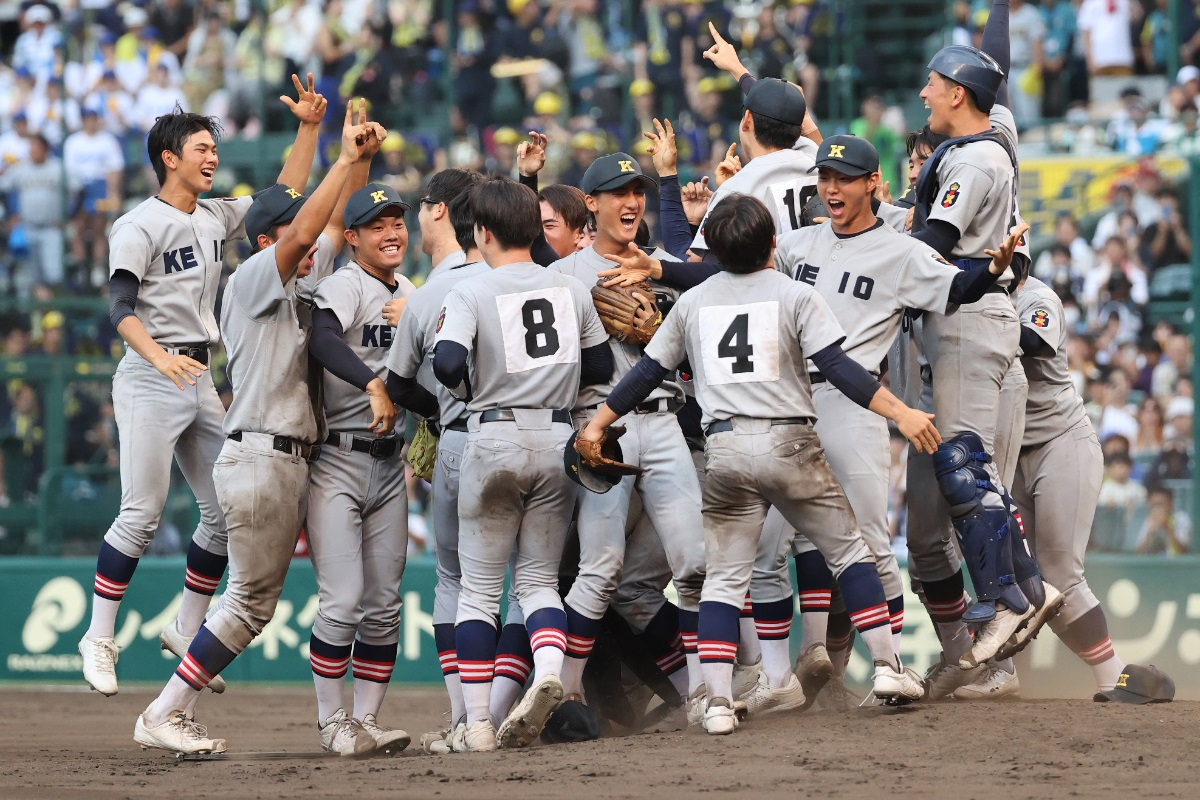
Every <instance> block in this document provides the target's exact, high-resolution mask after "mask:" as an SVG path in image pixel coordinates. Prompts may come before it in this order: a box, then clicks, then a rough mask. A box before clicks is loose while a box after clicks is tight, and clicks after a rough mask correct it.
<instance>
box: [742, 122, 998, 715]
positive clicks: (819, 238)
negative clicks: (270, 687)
mask: <svg viewBox="0 0 1200 800" xmlns="http://www.w3.org/2000/svg"><path fill="white" fill-rule="evenodd" d="M814 170H815V171H816V172H817V176H818V177H817V191H818V194H819V196H820V198H821V202H822V203H824V205H825V207H826V208H827V209H828V211H829V215H830V219H829V221H828V222H825V223H823V224H821V225H816V226H810V227H806V228H801V229H800V230H797V231H792V232H791V233H786V234H784V235H783V236H781V237H779V240H778V249H776V251H775V264H776V266H777V268H778V269H779V270H780V271H782V272H784V273H785V274H788V275H790V276H791V277H793V278H794V279H796V280H798V281H802V282H804V283H807V284H809V285H810V286H813V287H814V288H815V289H816V291H817V293H818V294H820V295H821V298H822V299H824V300H825V301H826V303H827V304H828V305H829V307H830V309H831V310H832V312H833V315H834V318H835V319H837V320H838V322H839V323H840V324H841V325H842V326H843V329H844V330H845V333H846V339H845V341H844V342H842V349H843V350H844V351H845V352H846V353H847V355H849V356H850V358H851V359H853V360H854V361H855V362H856V363H857V364H858V365H859V366H861V367H862V368H863V369H865V370H867V371H868V372H870V373H872V374H873V375H877V374H878V373H879V370H880V365H881V363H882V362H883V360H884V358H885V356H886V355H887V352H888V348H889V347H890V346H891V343H892V342H893V340H895V338H896V335H897V333H899V331H900V323H901V319H902V317H903V314H904V310H905V308H915V309H921V310H925V311H930V312H933V313H936V314H943V313H946V312H947V311H948V310H951V311H952V310H953V309H954V308H955V307H956V306H958V305H960V304H969V303H973V302H975V301H977V300H979V299H980V298H981V297H982V296H983V295H984V294H985V293H986V292H993V293H998V292H1003V289H1000V288H998V287H996V286H995V285H994V284H995V281H996V280H997V279H998V278H999V276H1000V275H1001V274H1003V272H1004V271H1005V269H1007V268H1008V262H1009V261H1011V259H1012V248H1015V247H1016V243H1017V240H1018V238H1019V237H1020V233H1021V232H1017V233H1014V234H1011V235H1010V236H1009V237H1008V239H1007V241H1006V242H1005V244H1004V245H1003V246H1002V247H1000V248H999V250H996V251H992V250H988V251H986V252H987V253H988V255H989V256H990V259H989V260H988V261H987V262H986V263H979V264H976V265H974V266H973V267H972V268H971V269H970V270H958V269H956V268H954V267H953V265H951V264H950V263H949V262H948V261H946V259H944V258H942V257H941V256H940V255H938V254H937V253H936V252H935V251H934V250H932V249H931V248H930V247H928V246H927V245H924V244H922V243H921V242H919V241H917V240H916V239H913V238H911V237H906V236H904V235H903V234H900V233H898V232H897V231H895V230H894V229H893V228H892V227H890V226H888V225H886V224H885V223H884V222H883V220H882V219H879V218H877V217H876V216H875V214H874V212H873V200H874V194H875V190H876V189H877V188H878V185H879V181H880V176H879V154H878V153H877V152H876V150H875V148H874V147H873V146H872V145H871V143H870V142H869V141H867V140H866V139H860V138H858V137H856V136H831V137H829V138H828V139H825V140H824V141H823V142H822V143H821V145H820V147H819V148H818V151H817V158H816V166H815V167H814ZM809 382H810V384H811V385H812V402H813V407H814V409H815V410H816V416H817V422H816V426H815V431H816V433H817V436H818V437H820V438H821V442H822V444H823V446H824V448H825V455H826V457H827V458H828V460H829V465H830V468H831V469H832V470H833V473H834V475H835V476H837V479H838V481H839V482H840V483H841V485H842V487H843V489H844V490H845V492H846V497H847V499H848V500H849V502H850V506H851V508H853V509H854V517H855V519H856V520H857V521H858V526H859V530H860V531H861V532H862V537H863V540H864V541H865V542H866V543H867V547H868V548H869V549H870V551H871V555H872V556H873V557H874V559H875V566H876V568H877V569H878V571H879V577H880V580H881V581H882V583H883V588H884V593H885V597H886V599H887V604H888V614H889V617H890V622H891V631H892V635H893V644H894V645H895V652H896V655H897V656H899V641H898V640H899V634H900V630H901V626H902V624H903V619H904V585H903V583H902V581H901V578H900V568H899V566H898V565H897V563H896V558H895V555H894V553H893V552H892V547H891V534H890V529H889V525H888V518H887V506H888V485H889V472H890V468H891V448H890V445H889V437H888V428H887V423H886V422H885V420H884V419H883V418H882V417H880V416H879V415H878V414H873V413H870V412H869V411H868V410H866V409H864V408H863V407H862V406H861V405H859V404H857V403H855V402H854V401H853V400H852V399H851V398H850V397H848V396H847V395H845V394H843V393H842V392H840V391H838V390H837V389H836V388H834V387H833V386H831V385H830V384H829V382H828V381H827V380H826V377H825V376H824V375H823V374H821V373H820V372H818V371H810V373H809ZM777 512H778V509H773V513H772V514H771V518H772V519H769V520H768V522H767V526H766V530H764V534H763V541H764V543H765V545H766V546H765V547H764V548H763V551H762V553H763V555H764V556H765V557H776V556H779V555H782V556H784V558H783V559H782V560H780V561H779V562H778V563H774V564H772V563H770V562H766V563H762V562H760V563H759V564H757V565H756V569H755V580H754V582H753V585H752V587H751V595H752V596H753V598H754V609H755V618H756V620H757V621H758V624H759V628H760V631H762V630H766V631H772V630H779V631H780V633H781V635H780V636H778V637H775V638H777V639H782V641H783V642H785V643H786V641H787V639H786V632H787V628H788V627H790V623H791V618H792V591H791V586H790V582H789V581H788V576H787V564H786V551H787V547H786V544H787V543H788V542H791V541H792V531H791V530H790V529H787V528H786V525H783V524H782V523H783V518H782V515H780V514H778V513H777ZM781 527H782V528H783V531H782V533H783V536H784V538H783V540H782V543H776V542H773V541H771V539H772V536H774V537H776V538H777V537H778V536H779V535H780V529H781ZM795 548H796V570H797V583H798V585H799V588H800V602H801V610H802V612H803V613H802V614H801V631H802V636H801V656H800V659H799V662H798V666H797V673H798V675H799V677H800V681H801V684H802V688H803V689H804V695H805V697H806V698H807V700H808V701H809V702H812V701H813V700H815V699H816V694H817V692H818V691H819V690H820V688H821V686H822V685H823V684H824V682H825V680H827V679H828V678H829V677H830V675H831V674H832V672H833V666H832V663H831V662H830V659H829V656H828V654H827V653H826V648H825V639H826V631H825V626H826V622H827V618H828V613H829V603H830V596H831V590H832V588H833V576H832V575H831V574H830V572H829V567H828V566H827V565H826V563H825V558H824V557H823V556H822V554H821V553H820V551H819V550H817V548H816V547H815V546H814V544H813V543H812V542H811V541H809V540H807V539H805V538H803V537H796V541H795ZM760 636H761V634H760ZM763 659H764V660H763V669H764V673H765V674H766V675H767V677H768V678H769V679H771V680H775V679H777V677H778V679H779V680H782V679H783V678H782V676H783V675H784V674H786V670H787V667H788V659H789V654H788V651H787V649H786V648H776V647H774V646H771V645H768V642H767V641H764V642H763ZM776 686H778V684H776ZM778 693H779V690H778V689H776V688H772V686H771V685H768V684H765V683H760V685H759V687H758V688H757V690H756V692H755V693H752V694H750V695H746V696H744V697H743V698H742V699H743V700H745V701H746V704H747V706H749V708H750V711H751V713H753V712H754V711H755V710H756V709H758V708H764V707H765V708H767V709H770V708H771V707H772V706H774V705H775V703H776V696H777V694H778Z"/></svg>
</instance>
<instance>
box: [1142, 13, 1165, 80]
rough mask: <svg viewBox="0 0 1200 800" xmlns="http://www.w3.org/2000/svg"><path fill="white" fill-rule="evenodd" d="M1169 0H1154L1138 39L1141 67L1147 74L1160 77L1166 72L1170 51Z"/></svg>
mask: <svg viewBox="0 0 1200 800" xmlns="http://www.w3.org/2000/svg"><path fill="white" fill-rule="evenodd" d="M1168 3H1169V0H1155V3H1154V8H1153V9H1151V11H1150V13H1149V14H1147V15H1146V21H1145V23H1143V25H1142V32H1141V35H1140V36H1139V37H1138V41H1139V44H1140V45H1141V48H1140V50H1141V52H1140V55H1141V61H1142V66H1143V67H1145V69H1146V71H1147V72H1150V73H1155V74H1159V75H1162V74H1164V73H1166V71H1167V61H1168V60H1169V58H1170V50H1171V28H1172V27H1174V26H1173V25H1172V24H1171V19H1170V14H1169V10H1168V8H1167V6H1168Z"/></svg>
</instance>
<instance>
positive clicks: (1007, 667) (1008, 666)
mask: <svg viewBox="0 0 1200 800" xmlns="http://www.w3.org/2000/svg"><path fill="white" fill-rule="evenodd" d="M996 666H997V667H999V668H1000V671H1001V672H1007V673H1008V674H1009V675H1012V674H1014V673H1015V672H1016V671H1017V665H1016V664H1014V663H1013V660H1012V659H1011V658H1006V659H1004V660H1003V661H997V662H996Z"/></svg>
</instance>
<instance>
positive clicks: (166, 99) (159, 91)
mask: <svg viewBox="0 0 1200 800" xmlns="http://www.w3.org/2000/svg"><path fill="white" fill-rule="evenodd" d="M176 106H179V107H180V108H182V109H184V110H185V111H186V110H187V109H188V105H187V98H186V97H184V96H183V90H181V89H180V88H179V85H178V84H177V83H174V82H172V80H171V70H170V69H169V68H168V67H167V66H166V65H165V64H159V65H158V67H157V68H155V70H154V78H153V80H151V81H149V82H148V83H147V84H146V85H145V86H143V87H142V88H141V91H139V92H138V93H137V100H136V101H135V103H134V109H133V119H134V122H135V124H136V125H137V126H138V129H139V130H142V131H148V130H150V128H151V127H153V125H154V120H156V119H158V118H159V117H161V116H163V115H164V114H170V113H171V112H172V111H173V110H174V109H175V107H176Z"/></svg>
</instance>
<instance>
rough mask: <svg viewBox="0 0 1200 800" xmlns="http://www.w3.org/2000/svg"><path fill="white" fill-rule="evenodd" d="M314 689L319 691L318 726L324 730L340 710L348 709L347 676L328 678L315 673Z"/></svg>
mask: <svg viewBox="0 0 1200 800" xmlns="http://www.w3.org/2000/svg"><path fill="white" fill-rule="evenodd" d="M313 688H315V689H316V690H317V725H318V726H320V727H322V728H323V727H325V724H326V723H327V722H328V721H329V718H330V717H332V716H333V715H334V714H336V713H337V710H338V709H339V708H345V707H346V693H345V690H346V676H344V675H343V676H342V677H340V678H326V677H323V676H321V675H318V674H317V673H315V672H314V673H313Z"/></svg>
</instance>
